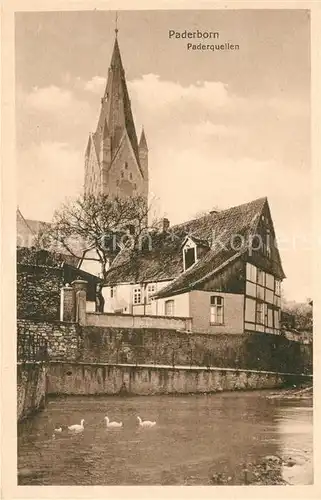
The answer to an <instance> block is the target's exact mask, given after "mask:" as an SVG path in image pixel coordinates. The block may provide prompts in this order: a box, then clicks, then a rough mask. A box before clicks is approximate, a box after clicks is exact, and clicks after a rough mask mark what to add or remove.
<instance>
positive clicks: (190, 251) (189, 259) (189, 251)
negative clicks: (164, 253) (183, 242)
mask: <svg viewBox="0 0 321 500" xmlns="http://www.w3.org/2000/svg"><path fill="white" fill-rule="evenodd" d="M195 261H196V248H185V249H184V264H185V266H184V267H185V270H186V269H188V268H189V267H191V266H192V265H193V264H195Z"/></svg>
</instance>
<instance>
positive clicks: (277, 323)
mask: <svg viewBox="0 0 321 500" xmlns="http://www.w3.org/2000/svg"><path fill="white" fill-rule="evenodd" d="M274 328H276V329H279V328H280V311H279V309H277V310H275V311H274Z"/></svg>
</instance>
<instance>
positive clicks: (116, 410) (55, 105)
mask: <svg viewBox="0 0 321 500" xmlns="http://www.w3.org/2000/svg"><path fill="white" fill-rule="evenodd" d="M310 31H311V15H310V11H309V10H308V9H290V8H289V9H255V8H251V9H237V8H236V9H223V8H222V9H213V10H204V9H195V10H184V9H181V10H153V9H152V8H150V9H149V10H118V11H116V10H96V9H93V10H78V11H75V10H73V11H72V10H70V11H67V10H65V11H64V10H60V11H59V10H52V11H43V12H42V11H32V12H31V11H30V12H22V11H21V12H15V15H14V72H15V87H14V92H15V134H16V136H15V161H16V199H17V204H16V207H15V210H16V245H15V246H16V249H15V251H16V280H15V281H16V325H17V326H16V386H17V387H16V401H17V423H16V424H15V425H17V470H16V477H17V484H18V485H19V486H130V485H132V486H170V485H171V486H218V485H220V486H243V485H249V486H269V485H270V486H272V485H273V486H274V485H276V486H277V485H278V486H305V485H313V484H314V467H313V461H314V449H313V303H314V301H315V297H314V296H313V286H312V285H313V283H312V281H313V280H312V278H313V269H312V254H313V250H314V247H315V237H316V235H314V233H313V227H312V204H313V203H312V202H313V182H312V167H311V156H312V154H311V131H310V128H311V124H310V122H311V109H310V108H311V106H310V99H311V90H310V89H311V32H310ZM287 491H290V492H291V491H292V490H291V489H290V490H287Z"/></svg>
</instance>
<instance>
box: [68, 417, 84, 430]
mask: <svg viewBox="0 0 321 500" xmlns="http://www.w3.org/2000/svg"><path fill="white" fill-rule="evenodd" d="M84 422H85V420H84V419H82V420H81V422H80V425H79V424H74V425H69V426H68V429H69V430H70V431H73V432H81V431H83V430H84V428H85V427H84Z"/></svg>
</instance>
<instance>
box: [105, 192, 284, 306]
mask: <svg viewBox="0 0 321 500" xmlns="http://www.w3.org/2000/svg"><path fill="white" fill-rule="evenodd" d="M265 204H267V199H266V198H259V199H257V200H254V201H252V202H250V203H245V204H242V205H238V206H236V207H232V208H229V209H227V210H223V211H221V212H216V213H209V214H207V215H205V216H203V217H200V218H198V219H193V220H189V221H186V222H184V223H182V224H177V225H175V226H172V227H171V228H170V231H169V232H167V233H163V234H162V235H158V236H157V237H156V236H155V237H154V238H153V239H152V243H153V244H152V249H151V250H150V251H146V252H144V253H143V252H141V253H139V254H138V255H136V254H135V258H133V254H132V253H131V252H130V251H128V250H123V251H122V252H120V253H119V255H118V256H117V257H116V259H115V260H114V262H113V263H112V265H111V267H110V269H109V271H108V273H107V279H106V282H105V283H106V284H107V285H108V284H109V285H112V284H117V283H128V282H129V283H140V282H152V281H161V280H174V281H173V282H172V283H171V284H169V285H168V286H167V287H166V288H163V289H162V290H161V291H160V292H159V293H158V294H157V295H156V296H157V297H160V296H163V294H165V293H166V294H167V293H173V294H174V293H178V290H182V289H184V288H187V289H188V287H189V286H190V285H191V284H193V283H194V282H198V280H200V279H202V278H203V277H204V276H206V275H208V273H211V272H214V271H215V270H216V269H218V268H220V267H221V266H222V265H223V264H224V263H225V262H227V261H228V260H229V259H231V258H232V257H233V256H234V255H236V254H237V253H238V251H237V248H236V249H235V250H234V249H233V248H231V244H230V243H231V240H232V238H233V235H240V236H244V237H248V236H249V235H250V234H252V233H253V232H255V229H256V226H257V222H258V220H259V218H260V215H261V213H262V210H263V208H264V206H265ZM187 236H189V237H191V238H192V239H193V240H194V241H195V242H197V243H199V244H201V245H202V246H204V247H206V244H207V243H208V251H207V252H206V253H205V254H204V255H203V256H202V258H201V259H200V260H199V261H198V262H197V263H196V264H195V265H194V266H193V267H192V268H190V269H188V270H187V271H186V272H183V271H184V270H183V260H182V244H183V242H184V241H185V240H186V237H187ZM234 246H235V247H237V243H235V244H234ZM274 271H275V273H276V274H278V275H280V276H282V275H283V270H282V268H281V267H276V268H275V269H274Z"/></svg>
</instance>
